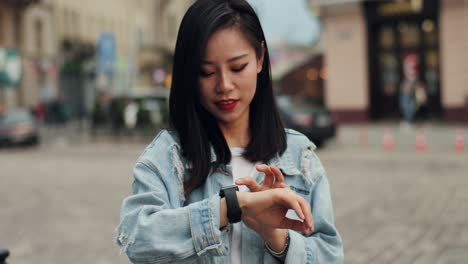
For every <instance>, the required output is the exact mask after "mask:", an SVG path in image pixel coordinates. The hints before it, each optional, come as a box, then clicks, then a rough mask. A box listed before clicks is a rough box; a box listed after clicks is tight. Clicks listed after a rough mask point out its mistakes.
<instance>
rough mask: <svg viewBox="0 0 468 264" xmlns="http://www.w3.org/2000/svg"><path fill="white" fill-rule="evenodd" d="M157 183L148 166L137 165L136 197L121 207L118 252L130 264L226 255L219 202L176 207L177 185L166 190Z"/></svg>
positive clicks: (157, 175)
mask: <svg viewBox="0 0 468 264" xmlns="http://www.w3.org/2000/svg"><path fill="white" fill-rule="evenodd" d="M161 177H162V175H161V174H160V172H159V171H158V169H157V168H156V167H155V166H154V165H153V164H151V163H150V162H147V161H144V160H143V161H139V162H137V164H136V166H135V168H134V183H133V192H134V194H133V195H131V196H129V197H127V198H126V199H125V200H124V201H123V205H122V209H121V213H120V225H119V226H118V228H117V237H116V243H117V244H118V245H119V246H120V248H121V250H122V251H123V252H125V253H126V254H127V256H128V257H129V259H130V260H131V261H132V262H133V263H193V262H194V260H196V259H197V258H198V257H199V256H203V255H205V254H211V255H212V256H218V255H225V253H226V252H224V251H225V250H224V247H223V246H222V243H221V241H222V240H223V239H222V237H221V236H222V234H221V231H220V230H219V202H220V198H219V196H218V195H216V196H213V197H210V198H208V199H205V200H202V201H200V202H196V203H192V204H190V205H189V206H186V207H179V198H180V197H179V194H180V192H179V190H178V188H179V186H178V183H177V180H176V181H175V182H174V184H170V183H169V184H168V183H167V182H164V181H163V180H162V178H161ZM175 200H177V201H178V202H172V203H171V201H175ZM174 204H177V205H174Z"/></svg>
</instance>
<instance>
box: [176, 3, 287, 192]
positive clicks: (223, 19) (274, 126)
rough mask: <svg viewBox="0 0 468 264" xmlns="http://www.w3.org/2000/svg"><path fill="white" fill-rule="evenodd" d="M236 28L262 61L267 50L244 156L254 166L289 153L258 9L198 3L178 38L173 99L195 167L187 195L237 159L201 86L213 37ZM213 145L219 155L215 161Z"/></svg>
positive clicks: (184, 145) (180, 131)
mask: <svg viewBox="0 0 468 264" xmlns="http://www.w3.org/2000/svg"><path fill="white" fill-rule="evenodd" d="M230 27H236V28H238V29H239V30H240V31H241V32H242V33H243V34H244V36H245V37H246V39H247V40H248V41H249V43H250V44H251V45H252V46H253V47H254V49H255V51H256V53H257V57H259V56H261V54H262V52H264V60H263V67H262V71H261V72H260V73H259V74H258V75H257V89H256V93H255V95H254V98H253V100H252V102H251V104H250V117H249V132H250V142H249V144H248V146H247V147H246V150H245V152H244V155H243V156H244V157H245V158H246V159H248V160H249V161H252V162H256V161H263V162H266V161H268V160H270V159H271V158H273V157H274V156H275V155H277V154H279V155H281V154H282V153H283V152H284V151H285V149H286V133H285V131H284V126H283V124H282V122H281V119H280V117H279V114H278V110H277V107H276V103H275V99H274V95H273V89H272V81H271V69H270V59H269V56H268V46H267V43H266V41H265V35H264V33H263V30H262V27H261V25H260V20H259V19H258V17H257V15H256V13H255V11H254V10H253V8H252V7H251V6H250V5H249V3H247V1H245V0H198V1H196V2H195V3H194V4H193V5H192V6H191V7H190V8H189V10H188V11H187V13H186V14H185V16H184V18H183V20H182V23H181V25H180V29H179V33H178V35H177V42H176V48H175V54H174V68H173V76H172V78H173V79H172V87H171V94H170V98H169V117H170V123H171V128H172V129H173V130H175V131H176V132H177V134H178V136H179V139H180V144H181V148H182V154H183V156H184V158H185V159H186V161H187V162H188V163H190V164H191V165H192V166H191V171H190V174H191V177H190V179H189V180H188V181H186V182H185V185H184V189H185V193H186V194H189V193H190V192H192V190H194V189H196V188H197V187H199V186H200V185H202V184H203V183H204V182H205V180H206V178H207V177H208V175H209V174H210V171H211V170H214V169H216V168H217V167H218V166H220V165H222V164H228V163H229V162H230V160H231V152H230V150H229V146H228V145H227V142H226V140H225V138H224V136H223V134H222V132H221V130H220V128H219V127H218V122H217V120H216V119H215V117H214V116H213V115H212V114H210V113H209V112H208V111H207V110H205V109H204V108H203V106H202V105H201V101H200V92H199V87H198V78H199V74H200V70H201V65H202V59H203V58H204V55H205V48H206V44H207V41H208V38H209V37H210V36H211V35H212V34H213V33H214V32H216V31H218V30H221V29H225V28H230ZM262 44H263V46H262ZM210 146H213V149H214V151H215V153H216V157H217V159H216V161H215V162H214V163H211V158H212V157H211V151H210V150H211V149H210Z"/></svg>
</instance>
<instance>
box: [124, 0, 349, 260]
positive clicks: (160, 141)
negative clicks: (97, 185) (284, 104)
mask: <svg viewBox="0 0 468 264" xmlns="http://www.w3.org/2000/svg"><path fill="white" fill-rule="evenodd" d="M270 72H271V71H270V61H269V55H268V48H267V43H266V41H265V36H264V33H263V30H262V28H261V25H260V21H259V19H258V17H257V15H256V14H255V12H254V10H253V9H252V7H251V6H250V5H249V4H248V3H247V2H246V1H245V0H198V1H196V2H195V3H194V4H193V5H192V6H191V7H190V8H189V10H188V11H187V13H186V14H185V16H184V18H183V20H182V24H181V26H180V30H179V34H178V38H177V43H176V50H175V55H174V70H173V80H172V87H171V94H170V99H169V100H170V103H169V105H170V109H169V115H170V121H171V129H170V130H163V131H161V132H160V133H159V134H158V135H157V136H156V138H155V139H154V141H153V142H152V143H151V144H150V145H149V146H148V147H147V148H146V149H145V150H144V152H143V154H142V155H141V156H140V158H139V159H138V160H137V162H136V165H135V167H134V181H133V185H132V186H133V195H131V196H129V197H127V198H126V199H125V200H124V202H123V205H122V209H121V218H120V225H119V227H118V237H117V242H118V244H119V245H120V246H121V248H122V250H123V251H124V252H126V253H127V255H128V257H129V259H130V260H131V261H132V262H133V263H148V262H151V263H278V262H285V263H342V262H343V248H342V241H341V238H340V236H339V234H338V231H337V229H336V227H335V224H334V220H333V208H332V203H331V198H330V190H329V184H328V180H327V177H326V175H325V172H324V169H323V167H322V165H321V163H320V161H319V159H318V157H317V156H316V154H315V153H314V151H313V150H314V148H315V146H314V145H313V144H312V143H311V142H310V141H309V140H308V139H307V138H306V137H305V136H304V135H302V134H300V133H298V132H296V131H293V130H285V129H284V127H283V124H282V122H281V120H280V117H279V114H278V111H277V108H276V105H275V100H274V95H273V89H272V84H271V75H270ZM233 184H236V185H233ZM311 206H312V209H311ZM290 209H291V211H289V210H290ZM293 212H295V213H293ZM287 213H288V214H287ZM314 223H315V224H314Z"/></svg>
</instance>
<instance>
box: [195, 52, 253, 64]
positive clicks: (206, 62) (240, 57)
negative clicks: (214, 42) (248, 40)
mask: <svg viewBox="0 0 468 264" xmlns="http://www.w3.org/2000/svg"><path fill="white" fill-rule="evenodd" d="M247 56H248V54H242V55H239V56H236V57H232V58H230V59H228V62H233V61H236V60H240V59H243V58H245V57H247ZM203 64H214V63H213V62H211V61H208V60H204V61H203Z"/></svg>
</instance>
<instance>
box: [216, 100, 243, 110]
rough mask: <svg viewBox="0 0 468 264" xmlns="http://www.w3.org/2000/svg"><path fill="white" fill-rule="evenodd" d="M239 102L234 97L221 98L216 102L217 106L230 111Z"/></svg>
mask: <svg viewBox="0 0 468 264" xmlns="http://www.w3.org/2000/svg"><path fill="white" fill-rule="evenodd" d="M238 102H239V100H234V99H227V100H220V101H217V102H216V106H217V107H218V109H220V110H224V111H228V110H232V109H234V108H235V107H236V105H237V103H238Z"/></svg>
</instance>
